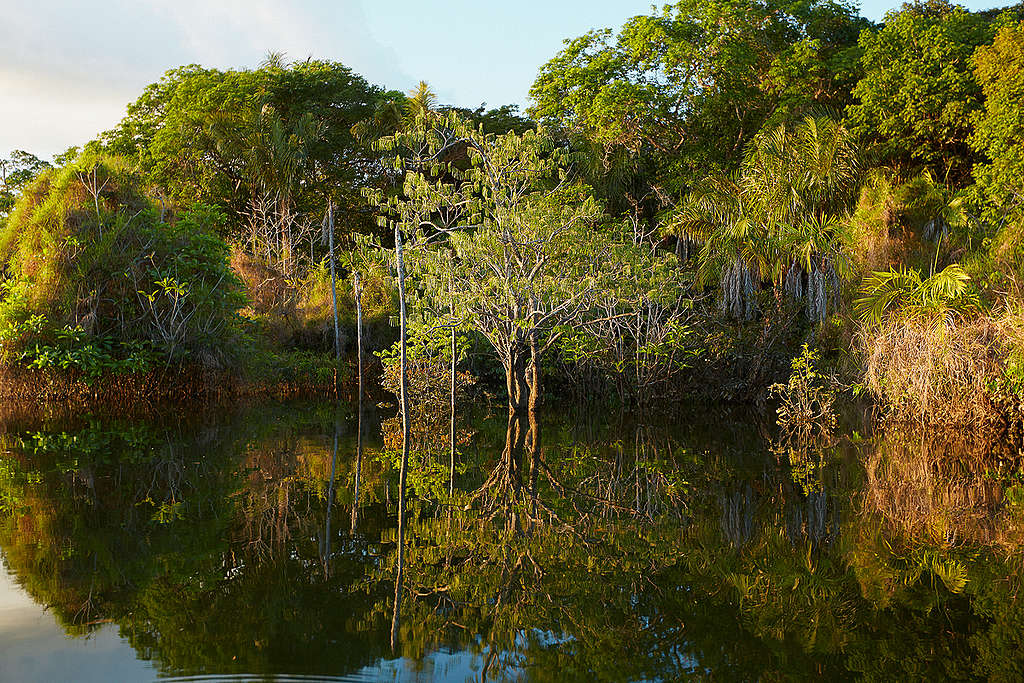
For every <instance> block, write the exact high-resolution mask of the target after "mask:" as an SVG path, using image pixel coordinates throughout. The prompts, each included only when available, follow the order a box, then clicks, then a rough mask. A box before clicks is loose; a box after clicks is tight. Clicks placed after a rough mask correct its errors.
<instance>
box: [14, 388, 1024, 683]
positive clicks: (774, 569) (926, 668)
mask: <svg viewBox="0 0 1024 683" xmlns="http://www.w3.org/2000/svg"><path fill="white" fill-rule="evenodd" d="M4 415H5V416H4V418H3V425H2V427H0V439H2V441H0V453H2V456H0V549H2V553H3V559H4V563H5V567H6V573H5V575H3V576H2V577H0V679H2V680H4V681H7V680H11V681H54V680H74V681H82V680H87V681H93V680H95V681H106V680H124V681H133V680H150V679H153V678H156V677H164V678H167V677H185V678H190V677H207V676H216V677H218V678H226V679H236V680H253V679H259V680H264V679H266V678H271V677H274V678H276V679H277V680H322V679H338V680H456V681H458V680H469V679H474V680H480V679H481V678H486V679H490V680H509V679H513V680H537V681H566V680H568V681H573V680H579V681H590V680H606V681H636V680H677V679H684V678H689V677H693V678H707V679H713V680H744V681H746V680H754V679H771V680H774V679H786V680H803V679H807V680H821V679H826V680H845V679H860V678H863V679H866V680H915V679H930V680H934V681H938V680H947V679H967V680H971V679H978V680H981V679H990V678H996V679H1002V680H1015V679H1019V678H1020V677H1021V676H1024V669H1022V663H1021V661H1020V656H1021V655H1020V653H1021V652H1022V651H1024V648H1022V647H1021V645H1022V642H1021V640H1022V639H1024V628H1022V627H1024V604H1021V602H1020V601H1016V600H1014V596H1015V595H1016V594H1017V591H1018V589H1019V586H1020V571H1019V560H1018V558H1019V555H1020V553H1019V547H1020V539H1021V533H1022V526H1021V521H1022V520H1024V512H1022V508H1020V507H1019V505H1021V504H1024V494H1022V493H1021V492H1022V491H1024V488H1021V486H1022V481H1024V478H1022V477H1021V476H1020V472H1019V467H1018V465H1019V463H1018V462H1017V459H1016V456H1015V455H1014V454H1012V453H1004V454H1002V455H999V454H998V451H996V452H993V451H992V449H991V448H986V449H976V450H975V452H973V453H972V452H971V450H970V449H969V448H963V447H961V446H959V445H958V444H955V443H952V442H950V441H949V440H943V439H935V438H930V439H922V438H921V437H920V436H915V435H911V434H896V433H892V434H888V435H886V436H884V437H879V438H878V439H877V440H875V441H874V442H863V441H860V440H859V439H848V438H843V439H840V440H839V442H838V443H837V444H834V445H832V446H830V447H829V448H826V449H817V450H815V449H806V450H800V451H796V450H789V451H784V450H778V449H773V448H772V444H771V443H770V442H768V441H767V440H766V439H765V437H763V436H762V434H766V433H768V432H769V431H770V430H768V429H766V428H765V425H764V424H759V423H757V422H756V421H755V419H754V418H752V417H751V415H750V414H749V413H748V412H739V413H737V412H729V411H724V410H718V411H716V410H711V411H707V412H705V413H701V414H686V415H678V416H671V417H662V418H659V419H657V420H652V422H653V424H648V423H647V422H646V421H644V420H639V419H636V418H620V417H618V416H610V415H607V414H601V415H597V416H593V415H592V416H579V415H578V416H575V417H573V418H568V417H566V416H559V417H556V416H551V415H549V416H542V419H541V420H540V422H539V424H537V425H529V424H513V425H511V426H510V425H509V424H508V423H507V422H506V421H505V419H504V418H503V417H495V416H491V417H487V416H477V417H474V418H472V419H468V418H467V419H466V420H465V421H464V422H463V423H462V424H460V427H459V430H458V433H459V435H458V441H459V443H458V449H459V462H458V467H457V472H456V481H455V490H456V493H455V496H454V499H450V498H449V496H448V476H449V462H448V452H449V451H448V443H447V439H448V429H447V425H445V424H444V420H443V419H441V418H438V419H437V420H432V419H430V418H429V416H428V415H427V414H426V413H420V414H419V415H418V420H417V422H416V424H414V430H413V444H412V445H413V448H412V450H413V453H412V457H411V470H410V476H409V496H410V505H409V508H410V513H409V518H408V522H407V528H406V539H407V547H406V552H405V567H404V575H405V577H406V580H405V584H404V586H403V589H402V593H401V594H402V597H403V599H402V601H401V602H400V607H401V608H400V610H399V612H398V614H397V619H396V615H395V613H394V604H395V602H394V597H395V585H394V577H395V572H394V562H395V557H396V547H395V538H396V530H395V526H396V513H395V509H396V505H397V495H398V492H397V490H396V482H397V472H396V470H395V467H396V463H397V458H396V455H395V453H394V450H393V449H394V446H395V444H396V443H398V441H397V435H396V433H395V429H396V424H395V421H394V420H393V419H384V420H383V421H382V420H381V419H380V418H379V417H377V416H375V415H370V414H367V415H364V416H363V419H362V426H363V438H362V439H361V440H360V439H357V431H358V430H357V424H358V417H357V415H356V414H355V409H354V407H353V406H348V405H342V406H336V405H333V404H308V403H303V404H272V405H255V406H249V407H244V408H233V409H231V410H220V411H213V410H206V411H204V412H203V413H202V414H200V415H195V416H191V417H182V416H181V415H175V416H174V417H164V418H160V419H154V418H150V419H128V418H116V419H112V418H106V417H99V416H83V415H75V416H72V417H60V416H59V415H54V414H48V415H43V416H40V415H38V414H36V413H35V412H32V411H29V412H18V411H7V412H5V413H4ZM535 434H539V439H537V440H536V441H537V444H538V445H537V447H536V448H533V447H531V444H533V443H534V441H535V439H534V435H535ZM357 442H359V444H360V446H361V447H360V448H359V449H358V451H359V456H358V457H357ZM855 442H856V443H855ZM335 444H336V446H335ZM357 478H358V488H357V486H356V483H357ZM357 491H358V501H356V500H355V497H356V495H357Z"/></svg>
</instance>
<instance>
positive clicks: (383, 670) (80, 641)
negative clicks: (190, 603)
mask: <svg viewBox="0 0 1024 683" xmlns="http://www.w3.org/2000/svg"><path fill="white" fill-rule="evenodd" d="M482 666H483V662H482V661H481V657H480V656H478V655H472V654H469V653H466V652H454V653H446V652H435V653H433V654H431V655H429V656H427V657H425V658H424V659H423V661H420V662H414V661H412V660H409V659H404V658H402V659H394V660H382V661H381V662H380V663H378V664H377V665H376V666H371V667H365V668H364V669H362V670H361V671H360V672H359V673H357V674H354V675H350V676H342V677H332V676H295V675H277V676H270V675H267V676H246V675H229V676H218V675H207V676H183V677H180V678H174V677H171V678H167V677H159V678H160V680H169V681H196V682H199V681H239V682H240V681H399V682H404V683H413V682H415V681H465V680H470V679H473V678H478V677H479V675H480V670H481V668H482ZM492 666H493V665H492ZM502 673H503V674H505V675H507V674H508V670H507V669H504V668H503V669H502ZM156 678H158V674H157V671H156V669H155V668H154V667H153V665H152V664H151V663H149V662H144V661H141V660H139V659H138V658H137V657H136V656H135V650H133V649H132V647H131V646H130V645H129V644H128V642H127V641H126V640H123V639H122V638H120V637H119V636H118V634H117V626H115V625H113V624H107V625H104V626H101V627H100V628H99V629H97V630H96V631H93V632H92V633H90V634H89V636H88V637H81V638H71V637H68V636H66V635H65V634H64V630H63V629H62V628H61V627H60V626H58V625H57V622H56V620H55V619H54V617H53V615H52V614H50V613H48V612H47V611H46V610H45V609H43V607H42V606H40V605H38V604H36V602H35V601H33V600H32V598H31V597H29V595H28V594H27V593H26V592H25V591H24V589H22V588H21V587H20V586H19V585H18V584H17V582H16V581H15V579H14V577H13V576H12V575H11V574H10V573H9V572H8V571H7V569H6V567H5V568H2V569H0V683H34V682H37V681H38V682H39V683H58V682H60V681H74V682H75V683H93V682H94V681H95V682H96V683H112V682H114V681H118V682H121V681H125V682H129V681H150V680H154V679H156Z"/></svg>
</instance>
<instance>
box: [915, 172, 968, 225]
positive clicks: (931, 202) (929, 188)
mask: <svg viewBox="0 0 1024 683" xmlns="http://www.w3.org/2000/svg"><path fill="white" fill-rule="evenodd" d="M899 194H900V199H901V200H902V203H903V206H904V211H905V212H906V213H908V214H911V215H916V216H919V217H920V218H921V221H922V223H921V227H922V230H921V237H922V238H923V239H926V240H929V241H935V242H941V241H942V240H943V239H945V238H947V237H948V236H949V233H950V231H954V232H958V233H960V232H963V231H964V230H965V229H966V228H967V227H968V226H969V225H970V223H971V220H972V217H971V214H970V213H969V212H968V211H967V203H966V196H965V193H964V192H963V191H960V192H954V191H951V190H950V189H949V188H948V187H947V186H946V185H944V184H942V183H940V182H938V181H937V180H936V179H935V177H934V176H933V175H932V172H931V171H929V170H927V169H925V170H924V171H922V172H921V173H920V174H919V175H918V176H917V177H915V178H913V179H912V180H910V181H909V182H908V183H907V184H906V185H904V186H903V187H901V188H900V193H899Z"/></svg>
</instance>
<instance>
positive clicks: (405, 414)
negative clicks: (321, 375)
mask: <svg viewBox="0 0 1024 683" xmlns="http://www.w3.org/2000/svg"><path fill="white" fill-rule="evenodd" d="M395 271H396V273H397V275H398V311H399V318H398V319H399V327H400V330H399V345H400V346H399V348H400V356H399V358H400V372H401V378H400V381H399V387H400V394H401V396H400V400H401V404H402V461H401V466H400V467H399V471H398V558H397V561H396V564H397V568H396V572H395V613H394V616H393V617H392V627H391V648H392V649H394V648H395V645H396V641H397V638H398V612H399V609H400V607H401V597H402V579H403V576H402V573H403V571H404V569H405V480H406V474H407V471H408V468H409V388H408V365H407V359H406V310H405V261H404V254H403V253H402V233H401V231H400V230H399V228H398V225H397V224H396V225H395Z"/></svg>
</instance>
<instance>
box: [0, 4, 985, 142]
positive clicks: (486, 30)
mask: <svg viewBox="0 0 1024 683" xmlns="http://www.w3.org/2000/svg"><path fill="white" fill-rule="evenodd" d="M894 4H895V3H894ZM894 4H890V3H887V2H884V1H881V0H875V1H873V2H868V3H865V4H864V5H863V14H864V15H865V16H867V17H869V18H871V19H875V20H878V19H880V18H881V16H882V15H883V14H884V13H885V11H886V10H887V9H889V8H890V7H892V6H894ZM966 4H967V5H968V6H969V7H971V8H972V9H979V8H984V7H990V6H992V3H989V2H985V1H981V2H978V1H972V2H967V3H966ZM999 4H1004V3H999ZM650 7H651V3H650V1H649V0H547V1H542V0H520V1H519V2H507V1H506V2H490V1H488V0H432V1H426V2H425V1H424V0H418V1H416V2H413V1H412V0H390V1H388V2H372V1H371V0H104V1H103V2H90V3H85V2H82V1H81V0H35V1H33V0H0V16H3V17H4V21H3V22H0V155H3V156H6V154H7V153H8V152H9V151H10V150H11V149H15V148H18V149H27V150H29V151H32V152H35V153H37V154H39V155H40V156H44V157H49V156H50V155H52V154H55V153H58V152H60V151H62V150H63V149H65V148H66V147H68V146H69V145H76V144H81V143H82V142H85V141H87V140H89V139H91V138H92V137H94V136H95V135H96V134H97V133H98V132H100V131H102V130H105V129H108V128H111V127H112V126H114V125H115V124H116V123H117V121H118V120H119V119H120V118H121V116H122V114H123V112H124V107H125V105H126V104H127V103H128V102H130V101H131V100H133V99H134V98H135V97H136V96H137V95H138V93H139V92H140V91H141V89H142V88H143V87H144V86H145V85H146V84H148V83H151V82H153V81H155V80H157V79H159V77H160V76H161V74H163V72H164V71H166V70H167V69H169V68H172V67H175V66H179V65H181V64H188V63H193V62H196V63H200V64H204V65H207V66H216V67H222V68H227V67H252V66H255V65H256V64H258V63H259V61H260V60H261V59H262V58H263V56H264V55H265V54H266V52H267V51H268V50H277V51H284V52H285V53H287V55H288V56H289V57H290V58H293V59H304V58H305V57H306V56H308V55H313V56H314V57H318V58H327V59H333V60H338V61H341V62H344V63H345V64H347V65H348V66H350V67H352V68H353V69H354V70H355V71H357V72H359V73H361V74H362V75H363V76H365V77H366V78H367V79H368V80H369V81H371V82H373V83H377V84H380V85H384V86H386V87H389V88H396V89H402V90H407V89H409V88H411V87H412V86H413V85H414V84H415V83H416V82H417V81H419V80H420V79H423V80H426V81H428V82H429V83H430V84H431V86H432V87H433V89H434V90H435V91H436V92H437V93H438V94H439V95H440V98H441V99H442V100H443V101H444V102H446V103H451V104H458V105H463V106H476V105H478V104H480V103H482V102H486V103H487V104H488V105H490V106H498V105H501V104H506V103H518V104H525V103H526V101H527V90H528V89H529V87H530V84H531V83H532V82H533V79H534V77H535V76H536V74H537V69H538V68H539V67H540V66H541V65H542V64H543V63H544V62H545V61H547V60H548V59H550V58H551V57H552V56H553V55H554V54H555V53H556V52H557V51H558V50H559V48H560V46H561V43H562V40H564V39H566V38H573V37H576V36H578V35H580V34H582V33H585V32H586V31H588V30H589V29H591V28H602V27H618V26H620V25H621V24H622V23H623V21H624V20H625V19H626V18H627V17H630V16H633V15H636V14H641V13H646V12H648V11H650Z"/></svg>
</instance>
